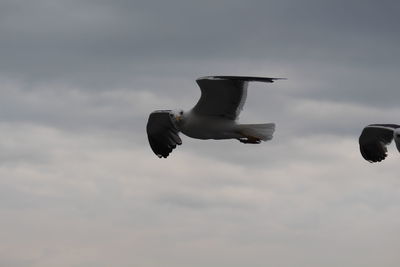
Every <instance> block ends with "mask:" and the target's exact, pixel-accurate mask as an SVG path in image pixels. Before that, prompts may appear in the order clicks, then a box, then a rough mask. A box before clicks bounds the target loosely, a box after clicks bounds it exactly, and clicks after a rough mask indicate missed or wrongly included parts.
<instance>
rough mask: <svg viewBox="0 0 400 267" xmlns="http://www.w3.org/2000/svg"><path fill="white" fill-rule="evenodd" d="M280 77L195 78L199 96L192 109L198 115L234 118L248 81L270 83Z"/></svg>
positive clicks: (243, 98)
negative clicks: (199, 91) (198, 87)
mask: <svg viewBox="0 0 400 267" xmlns="http://www.w3.org/2000/svg"><path fill="white" fill-rule="evenodd" d="M279 79H281V78H264V77H250V76H207V77H202V78H199V79H197V80H196V82H197V84H198V85H199V86H200V89H201V97H200V100H199V101H198V102H197V104H196V105H195V106H194V108H193V109H192V111H193V112H195V113H197V114H199V115H206V116H219V117H224V118H227V119H230V120H235V119H236V118H237V117H238V116H239V113H240V111H241V110H242V108H243V105H244V102H245V101H246V97H247V85H248V82H251V81H255V82H268V83H272V82H274V81H275V80H279Z"/></svg>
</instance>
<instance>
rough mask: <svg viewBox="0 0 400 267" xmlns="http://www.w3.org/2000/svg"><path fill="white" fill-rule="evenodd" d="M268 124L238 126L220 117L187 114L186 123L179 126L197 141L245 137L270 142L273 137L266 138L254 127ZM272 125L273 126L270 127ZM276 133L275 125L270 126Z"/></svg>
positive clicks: (232, 121)
mask: <svg viewBox="0 0 400 267" xmlns="http://www.w3.org/2000/svg"><path fill="white" fill-rule="evenodd" d="M261 125H264V126H265V125H267V124H238V123H237V122H236V121H235V120H230V119H225V118H222V117H218V116H202V115H197V114H195V113H193V112H188V113H186V114H185V118H184V121H183V122H182V123H179V124H178V127H179V130H180V131H181V132H182V133H183V134H185V135H187V136H189V137H192V138H197V139H217V140H219V139H240V138H243V137H254V138H259V139H261V140H264V141H266V140H269V139H271V138H272V133H271V134H270V135H271V136H269V135H268V136H265V135H264V134H262V133H261V136H258V135H259V134H257V133H255V132H254V127H257V126H261ZM269 125H272V126H269ZM268 126H269V127H271V128H272V130H271V131H272V132H273V131H274V124H268Z"/></svg>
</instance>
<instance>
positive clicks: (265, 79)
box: [197, 75, 287, 83]
mask: <svg viewBox="0 0 400 267" xmlns="http://www.w3.org/2000/svg"><path fill="white" fill-rule="evenodd" d="M197 80H238V81H248V82H268V83H273V82H274V81H276V80H287V78H271V77H256V76H226V75H218V76H204V77H200V78H198V79H197Z"/></svg>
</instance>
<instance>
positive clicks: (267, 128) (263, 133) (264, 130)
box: [240, 123, 275, 141]
mask: <svg viewBox="0 0 400 267" xmlns="http://www.w3.org/2000/svg"><path fill="white" fill-rule="evenodd" d="M240 128H241V130H240V131H241V133H242V134H244V135H246V136H251V137H254V138H258V139H260V140H263V141H268V140H271V139H272V136H273V134H274V131H275V123H262V124H241V125H240Z"/></svg>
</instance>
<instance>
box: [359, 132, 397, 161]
mask: <svg viewBox="0 0 400 267" xmlns="http://www.w3.org/2000/svg"><path fill="white" fill-rule="evenodd" d="M399 127H400V126H399V125H396V124H371V125H368V126H367V127H365V128H364V129H363V131H362V133H361V135H360V138H359V140H358V141H359V144H360V152H361V155H362V156H363V158H364V159H365V160H367V161H369V162H378V161H382V160H384V159H385V158H386V156H387V147H386V146H387V145H388V144H390V143H391V142H392V140H393V131H394V129H396V128H399Z"/></svg>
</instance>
